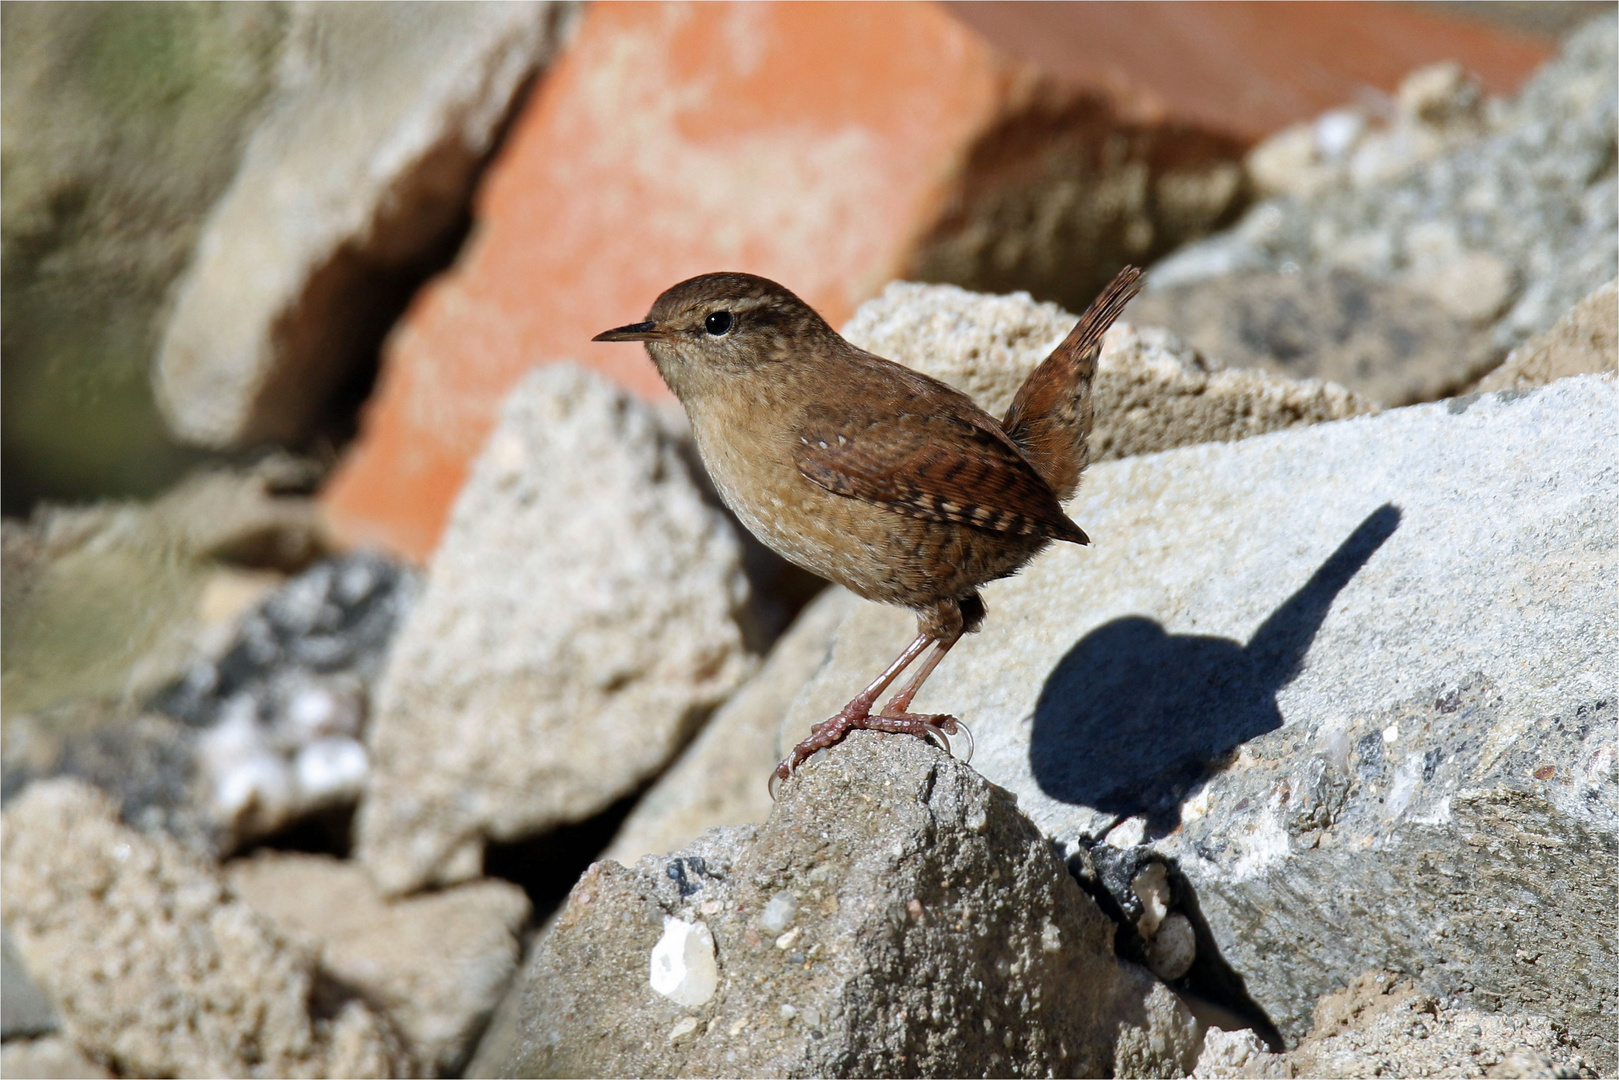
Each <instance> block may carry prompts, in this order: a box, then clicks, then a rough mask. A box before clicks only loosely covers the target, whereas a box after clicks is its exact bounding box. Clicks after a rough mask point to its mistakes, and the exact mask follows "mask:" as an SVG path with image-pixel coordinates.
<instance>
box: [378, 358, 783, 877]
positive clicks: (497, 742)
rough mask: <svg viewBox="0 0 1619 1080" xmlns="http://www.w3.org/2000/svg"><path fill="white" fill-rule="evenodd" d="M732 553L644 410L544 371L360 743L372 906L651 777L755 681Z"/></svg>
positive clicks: (477, 869) (471, 506)
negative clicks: (493, 843) (367, 767)
mask: <svg viewBox="0 0 1619 1080" xmlns="http://www.w3.org/2000/svg"><path fill="white" fill-rule="evenodd" d="M740 560H741V548H740V545H739V543H738V541H737V538H736V535H735V533H734V532H733V530H732V527H731V526H730V525H729V524H728V523H727V521H726V519H725V518H724V517H723V516H722V515H721V513H720V512H719V511H718V510H717V509H716V508H714V507H713V506H711V505H710V504H708V503H706V502H705V501H704V500H703V498H702V496H701V495H700V493H699V490H698V488H697V485H696V484H695V482H694V481H693V479H692V476H691V474H690V473H689V471H688V469H687V466H686V463H685V460H684V459H683V457H682V454H681V452H680V448H679V446H677V445H676V443H675V442H674V440H672V439H670V438H669V437H668V436H666V435H665V434H663V433H662V431H661V430H660V428H659V426H658V424H657V421H656V418H655V416H654V414H653V412H652V410H651V409H650V408H649V407H648V406H646V405H644V404H642V403H641V402H639V401H636V400H634V399H632V398H630V397H628V396H627V395H625V394H624V393H623V392H621V391H620V390H618V389H617V388H615V387H614V386H613V385H612V384H610V383H608V382H606V381H605V380H603V379H602V378H600V377H599V376H596V375H593V374H590V373H587V372H584V371H581V370H579V369H577V368H574V367H571V366H566V365H550V366H547V367H544V368H542V369H540V370H538V371H536V372H534V373H533V374H531V375H530V376H529V377H528V378H527V379H525V380H524V381H523V382H522V383H521V384H520V385H519V387H518V388H517V389H516V390H515V391H514V392H513V394H512V396H511V397H510V398H509V399H508V401H507V404H506V407H505V410H504V413H503V417H502V419H501V422H500V424H499V426H498V427H497V429H496V431H495V433H494V434H493V435H492V436H491V438H490V440H489V442H488V444H487V445H486V447H485V449H484V452H483V454H482V455H481V456H480V457H479V459H478V461H477V463H476V464H475V465H474V467H473V471H472V476H471V478H470V479H469V480H468V482H467V484H466V487H465V488H463V489H462V492H461V495H460V497H459V498H458V500H457V501H456V505H455V508H454V511H453V512H452V515H451V519H450V523H449V526H448V527H447V529H446V531H445V535H444V539H443V541H442V543H441V544H440V546H439V550H438V552H437V553H436V554H435V555H434V557H433V563H432V566H431V568H430V570H429V574H428V584H427V588H426V590H425V592H424V593H423V596H422V599H421V601H420V602H419V603H418V605H417V606H416V608H415V612H414V614H413V615H412V616H411V618H410V620H409V621H408V622H407V623H406V625H405V627H404V629H403V630H402V631H401V632H400V634H399V636H398V638H397V639H396V641H395V643H394V646H393V651H392V653H391V654H390V659H389V663H388V667H387V670H386V671H385V672H384V674H383V677H382V680H381V683H380V684H379V687H378V693H377V715H376V717H375V719H374V720H373V722H372V725H371V728H370V730H369V732H368V743H369V749H370V751H371V756H372V771H371V774H370V779H369V781H368V786H367V789H366V791H367V793H366V797H365V799H364V801H363V802H362V804H361V808H360V816H359V849H358V854H359V858H360V860H361V861H362V862H363V863H365V865H366V868H367V869H368V870H370V871H371V873H372V874H373V875H374V876H375V877H376V878H377V880H378V882H379V883H380V884H381V885H382V886H383V889H384V891H385V892H389V893H398V892H404V891H408V890H411V889H414V888H418V887H420V886H422V885H426V884H429V883H433V882H437V883H450V882H455V881H464V880H468V879H471V878H474V877H477V876H479V875H480V873H481V869H482V862H483V850H484V845H485V843H486V841H488V840H490V839H497V840H514V839H517V838H520V837H525V836H530V835H534V834H538V833H542V832H544V831H546V830H548V829H550V828H553V827H555V826H557V825H561V824H565V823H569V822H576V821H580V820H583V819H585V818H587V817H589V816H590V815H592V814H594V813H596V812H597V811H599V810H601V809H603V808H604V807H606V806H607V805H609V804H610V803H612V802H613V801H614V800H616V799H619V798H622V797H623V796H624V795H627V794H628V793H630V792H631V791H633V790H635V788H636V787H637V786H639V785H640V784H641V783H643V782H644V781H646V780H647V779H648V778H649V777H651V776H653V775H654V774H655V773H657V772H658V771H659V770H661V769H662V768H663V767H664V766H665V765H667V764H668V762H669V761H670V759H671V758H673V757H674V755H675V754H676V753H677V752H678V751H679V750H680V748H681V747H682V745H683V744H684V743H685V742H686V741H687V739H688V738H690V736H691V735H692V734H693V732H694V729H695V728H696V726H697V724H698V722H699V721H700V720H702V719H703V718H704V717H705V716H706V714H707V713H708V712H709V711H710V710H711V709H713V708H714V707H715V706H716V705H718V704H719V703H720V702H722V701H724V700H725V699H726V698H727V697H728V696H730V694H731V692H732V691H733V690H735V689H736V688H737V687H738V686H739V685H740V684H741V683H742V682H743V680H744V679H746V678H747V676H748V675H749V674H750V673H751V670H752V667H753V664H754V660H753V658H752V657H751V656H750V655H749V654H748V653H747V652H746V651H745V650H744V648H743V635H742V630H741V627H740V625H739V622H738V619H739V617H740V613H741V612H742V611H743V609H744V607H745V605H746V602H747V593H748V589H747V582H746V579H745V578H744V576H743V572H742V568H741V561H740Z"/></svg>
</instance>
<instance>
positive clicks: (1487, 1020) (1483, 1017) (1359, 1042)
mask: <svg viewBox="0 0 1619 1080" xmlns="http://www.w3.org/2000/svg"><path fill="white" fill-rule="evenodd" d="M1285 1056H1286V1061H1287V1066H1288V1069H1289V1072H1288V1073H1285V1074H1283V1075H1290V1076H1343V1077H1373V1076H1413V1077H1416V1076H1433V1077H1441V1076H1488V1077H1512V1076H1516V1077H1530V1076H1538V1077H1579V1076H1596V1075H1597V1073H1596V1072H1595V1071H1594V1070H1593V1069H1592V1067H1591V1065H1590V1063H1589V1062H1587V1061H1586V1060H1585V1059H1584V1058H1583V1057H1582V1056H1581V1055H1580V1054H1579V1053H1578V1052H1577V1051H1575V1050H1574V1049H1573V1048H1572V1047H1570V1046H1569V1044H1568V1035H1567V1032H1565V1031H1563V1030H1561V1029H1560V1025H1558V1024H1555V1023H1553V1022H1551V1021H1549V1020H1547V1019H1546V1018H1545V1017H1543V1016H1534V1015H1516V1016H1505V1015H1501V1014H1497V1013H1485V1012H1480V1011H1478V1010H1477V1009H1453V1008H1447V1007H1445V1006H1443V1005H1442V1004H1441V1003H1440V1002H1438V1001H1437V1000H1435V999H1434V998H1433V997H1432V996H1431V995H1428V994H1423V993H1421V992H1419V991H1418V990H1417V989H1416V987H1415V986H1414V985H1413V984H1412V983H1411V982H1409V981H1403V980H1401V979H1400V978H1399V977H1398V976H1396V975H1394V974H1393V973H1390V972H1379V971H1368V972H1366V973H1364V974H1362V975H1361V976H1359V977H1357V978H1356V979H1354V980H1353V981H1352V982H1350V984H1349V985H1348V986H1346V987H1345V988H1343V989H1342V990H1339V991H1337V992H1336V993H1332V994H1328V995H1327V996H1326V997H1324V998H1322V999H1321V1001H1320V1003H1319V1004H1317V1005H1316V1008H1315V1027H1314V1028H1312V1029H1311V1031H1310V1034H1308V1035H1307V1036H1305V1038H1304V1041H1303V1042H1302V1043H1301V1044H1300V1045H1299V1048H1298V1049H1297V1050H1294V1051H1292V1052H1291V1053H1289V1054H1287V1055H1285ZM1199 1064H1200V1065H1201V1062H1200V1063H1199ZM1234 1075H1250V1076H1251V1075H1259V1074H1256V1073H1253V1072H1248V1073H1237V1074H1234ZM1273 1075H1274V1074H1273Z"/></svg>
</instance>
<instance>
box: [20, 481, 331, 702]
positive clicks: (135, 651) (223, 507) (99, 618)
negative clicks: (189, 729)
mask: <svg viewBox="0 0 1619 1080" xmlns="http://www.w3.org/2000/svg"><path fill="white" fill-rule="evenodd" d="M312 483H313V477H312V476H311V475H310V473H309V470H308V469H307V468H305V467H304V466H303V465H302V463H300V462H297V461H295V460H292V459H290V458H284V457H272V458H268V459H266V460H264V461H262V462H260V463H259V464H258V465H257V466H255V467H253V468H251V469H246V470H241V471H227V470H219V471H213V472H204V473H199V474H197V475H194V476H192V477H190V478H188V479H187V480H184V481H182V482H181V483H179V484H177V485H176V486H175V487H174V488H173V489H171V490H170V491H168V492H166V493H165V494H164V495H163V496H161V497H160V498H158V499H155V500H153V501H152V502H151V503H146V504H142V503H135V502H112V503H101V504H97V505H94V506H88V507H72V508H69V507H50V506H42V507H40V508H39V509H38V510H36V511H35V513H34V514H33V516H32V517H30V518H29V520H28V521H27V522H18V521H15V520H13V519H10V518H8V519H6V520H5V522H4V523H3V525H0V537H3V552H4V575H3V581H4V588H5V604H4V608H3V611H4V617H5V634H4V638H3V641H4V648H5V652H4V658H5V659H4V679H5V715H6V716H7V717H11V716H14V715H17V714H19V713H23V712H28V711H36V710H41V709H45V708H49V707H50V706H53V705H56V704H59V703H62V702H65V701H71V700H83V699H88V698H99V699H106V700H110V701H115V702H130V701H138V700H140V699H142V698H144V697H145V696H147V695H148V694H150V693H152V692H153V691H154V690H156V689H157V688H158V687H160V686H162V685H163V684H164V683H166V682H167V681H168V680H170V679H171V678H173V677H174V676H175V675H176V674H178V673H179V672H181V671H183V670H184V667H185V664H186V663H187V662H188V661H189V659H190V658H191V655H192V653H193V652H194V648H195V638H196V635H197V633H198V631H199V629H200V625H199V624H200V620H201V616H202V615H203V614H204V613H205V612H204V608H205V605H204V600H205V599H207V593H208V589H209V586H210V585H211V584H212V583H213V582H214V581H215V579H216V578H217V577H218V575H219V571H220V562H221V560H225V561H229V562H232V563H236V564H246V565H248V566H254V567H261V568H270V569H276V570H296V569H300V568H302V567H303V566H306V565H308V564H309V563H310V562H311V561H312V560H314V559H315V558H317V557H318V556H319V555H320V553H321V551H322V549H323V545H324V541H323V538H322V535H321V530H320V524H319V521H318V518H317V513H316V510H315V507H314V504H313V502H312V501H311V500H310V499H309V498H308V497H307V496H308V487H309V485H311V484H312Z"/></svg>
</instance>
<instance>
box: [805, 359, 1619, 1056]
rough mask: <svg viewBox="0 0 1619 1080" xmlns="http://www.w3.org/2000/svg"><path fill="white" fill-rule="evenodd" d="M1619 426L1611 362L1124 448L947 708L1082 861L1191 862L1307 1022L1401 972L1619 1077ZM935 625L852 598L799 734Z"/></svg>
mask: <svg viewBox="0 0 1619 1080" xmlns="http://www.w3.org/2000/svg"><path fill="white" fill-rule="evenodd" d="M1616 444H1619V386H1616V383H1615V381H1614V379H1613V378H1612V377H1611V376H1590V375H1587V376H1577V377H1574V378H1568V379H1563V380H1560V381H1558V382H1557V383H1555V384H1553V385H1551V386H1548V387H1545V388H1543V389H1539V390H1534V391H1531V392H1529V393H1502V394H1486V395H1482V396H1480V397H1478V398H1477V399H1474V400H1471V401H1469V400H1455V401H1451V402H1446V403H1440V404H1434V405H1423V406H1415V407H1412V408H1408V409H1400V410H1394V411H1391V412H1386V413H1383V414H1381V415H1378V416H1373V417H1363V418H1355V419H1352V420H1346V421H1342V422H1339V423H1330V424H1322V425H1317V426H1314V427H1310V428H1304V429H1299V430H1293V431H1285V432H1278V433H1274V434H1270V435H1264V436H1260V437H1258V438H1255V439H1248V440H1244V441H1242V442H1238V443H1232V444H1206V445H1202V446H1195V447H1188V448H1184V449H1180V450H1174V451H1170V452H1168V453H1164V454H1156V455H1150V456H1144V457H1136V458H1129V459H1126V460H1122V461H1113V462H1103V463H1101V464H1099V465H1096V466H1093V467H1092V469H1091V470H1090V471H1089V472H1088V473H1087V475H1086V478H1085V483H1084V486H1083V487H1082V488H1081V492H1080V495H1079V497H1078V498H1077V499H1075V500H1074V501H1073V502H1072V503H1070V504H1069V511H1070V514H1071V515H1072V516H1073V518H1074V519H1075V520H1076V521H1078V522H1079V523H1080V524H1081V525H1083V526H1084V528H1085V529H1086V531H1087V532H1089V533H1090V535H1091V537H1092V538H1093V540H1094V543H1093V545H1092V546H1091V547H1088V548H1083V549H1080V548H1073V547H1068V546H1065V547H1062V548H1056V549H1053V550H1051V551H1049V552H1047V553H1045V554H1044V555H1042V556H1041V557H1040V558H1039V559H1037V560H1036V561H1035V562H1034V563H1033V564H1031V565H1030V566H1029V567H1028V568H1027V569H1026V570H1025V571H1024V572H1023V573H1022V574H1020V575H1019V576H1018V577H1016V578H1012V579H1010V580H1008V581H1005V582H998V583H996V584H994V585H991V586H990V587H989V588H988V589H987V590H986V594H985V598H986V600H987V602H988V606H989V612H990V614H989V619H988V621H987V622H986V624H985V628H984V630H983V632H982V633H980V634H978V635H975V636H972V637H969V638H968V639H966V640H965V641H963V642H962V644H961V645H959V646H958V647H957V648H956V650H955V651H953V652H952V653H951V655H950V657H949V658H948V659H947V660H946V661H945V662H944V663H943V664H942V665H941V666H940V668H939V670H938V671H937V672H936V673H935V674H934V676H933V678H932V679H930V680H929V682H928V684H927V686H926V688H925V689H924V690H923V692H922V694H921V695H920V696H919V697H918V699H917V702H916V707H917V708H918V709H920V710H922V711H927V712H940V711H946V710H949V711H953V712H955V713H956V714H957V715H959V716H961V717H962V718H963V719H964V720H966V721H967V722H968V723H969V724H970V725H971V726H972V729H973V732H974V734H975V735H976V736H977V743H978V746H977V756H976V757H975V758H974V759H973V764H974V767H975V768H978V769H979V770H981V771H982V772H983V774H984V775H985V776H986V777H988V778H989V779H991V780H993V781H994V782H995V783H998V784H1001V785H1002V786H1004V787H1006V788H1008V789H1010V790H1012V791H1014V792H1016V793H1017V795H1018V797H1019V801H1020V805H1021V807H1022V808H1023V810H1024V811H1025V812H1026V813H1027V814H1028V815H1029V816H1030V817H1031V818H1032V819H1033V820H1034V821H1035V822H1036V823H1037V824H1038V825H1039V826H1040V827H1041V829H1042V830H1044V831H1045V832H1046V834H1047V835H1048V836H1050V837H1052V838H1053V839H1054V840H1056V841H1058V842H1059V843H1061V844H1062V845H1064V847H1065V850H1066V851H1068V852H1069V853H1070V855H1077V854H1079V853H1081V852H1083V851H1085V850H1086V849H1087V846H1088V845H1094V844H1096V843H1097V842H1098V841H1099V840H1101V839H1102V838H1103V837H1107V845H1106V846H1108V847H1110V848H1118V849H1123V850H1125V851H1135V850H1138V849H1140V850H1142V851H1144V852H1145V853H1147V854H1150V855H1152V856H1153V857H1156V858H1160V859H1165V860H1168V862H1169V863H1170V864H1171V865H1172V866H1173V867H1174V868H1176V870H1177V873H1178V874H1180V875H1182V876H1183V878H1184V881H1185V882H1186V884H1187V887H1188V888H1189V890H1190V892H1191V894H1192V895H1193V896H1195V899H1196V904H1197V906H1198V907H1199V909H1200V915H1201V919H1202V920H1203V925H1204V926H1206V930H1204V929H1203V928H1201V927H1200V928H1199V934H1200V935H1202V934H1205V933H1206V934H1207V935H1208V936H1207V937H1202V938H1200V942H1199V951H1200V952H1202V951H1204V950H1205V949H1206V947H1207V946H1209V945H1213V946H1216V947H1217V948H1218V950H1219V952H1220V954H1221V955H1222V956H1223V957H1224V959H1225V961H1226V962H1227V963H1229V965H1230V966H1231V967H1232V968H1233V969H1234V970H1235V972H1236V974H1237V975H1238V976H1240V977H1241V979H1243V980H1245V982H1246V990H1247V993H1248V994H1249V995H1251V997H1252V999H1253V1000H1254V1001H1255V1002H1256V1003H1257V1004H1258V1005H1259V1006H1260V1007H1261V1008H1263V1009H1264V1010H1265V1011H1266V1013H1267V1014H1268V1015H1269V1016H1270V1018H1271V1019H1272V1020H1273V1021H1274V1022H1275V1023H1276V1024H1277V1026H1278V1027H1279V1028H1280V1029H1281V1031H1282V1033H1283V1034H1284V1035H1285V1036H1287V1037H1288V1038H1290V1039H1297V1038H1299V1037H1301V1036H1302V1035H1303V1034H1304V1033H1305V1032H1306V1031H1308V1030H1309V1027H1310V1012H1311V1009H1312V1008H1313V1007H1314V1004H1315V1002H1316V1000H1317V999H1318V998H1319V997H1320V996H1321V995H1322V994H1325V993H1327V992H1329V991H1331V990H1334V989H1336V988H1338V987H1340V986H1343V985H1344V984H1345V983H1347V982H1348V981H1349V980H1350V979H1352V978H1354V977H1355V976H1356V975H1359V974H1360V973H1361V972H1363V971H1365V970H1367V969H1368V968H1372V967H1377V968H1388V969H1392V970H1397V971H1401V972H1404V973H1406V974H1409V975H1413V976H1416V977H1418V979H1419V985H1420V986H1421V987H1422V988H1423V990H1424V991H1425V992H1430V993H1433V994H1434V995H1435V996H1436V997H1437V998H1438V999H1440V1000H1442V1001H1444V1002H1446V1003H1447V1004H1459V1005H1467V1006H1473V1007H1481V1008H1485V1009H1500V1010H1503V1011H1505V1012H1508V1013H1513V1012H1524V1013H1533V1014H1537V1015H1542V1016H1545V1017H1547V1018H1549V1019H1550V1020H1552V1021H1554V1022H1556V1023H1559V1024H1562V1025H1565V1026H1566V1028H1567V1029H1568V1031H1569V1032H1570V1035H1571V1037H1572V1039H1573V1044H1574V1046H1575V1048H1576V1049H1577V1050H1578V1051H1579V1052H1581V1053H1583V1054H1584V1055H1585V1056H1586V1057H1587V1058H1589V1059H1591V1060H1592V1061H1593V1062H1595V1063H1596V1065H1597V1067H1598V1068H1601V1069H1604V1070H1608V1071H1612V1069H1613V1068H1614V1066H1615V1062H1614V1060H1613V1052H1614V1044H1613V1043H1612V1042H1611V1041H1610V1040H1611V1038H1612V1032H1613V1030H1614V1016H1615V1012H1616V1010H1619V998H1616V996H1615V994H1616V990H1615V988H1616V987H1619V971H1616V969H1619V949H1616V946H1615V943H1614V941H1613V939H1612V936H1611V935H1605V934H1604V933H1603V932H1602V931H1601V930H1600V928H1599V927H1598V926H1597V925H1596V922H1595V921H1594V915H1593V913H1596V912H1602V911H1607V910H1611V909H1612V908H1613V906H1614V904H1615V902H1616V898H1615V886H1614V884H1613V883H1614V881H1615V880H1619V865H1616V864H1619V851H1616V842H1619V803H1616V794H1615V793H1616V792H1619V784H1616V782H1615V780H1616V773H1619V757H1616V754H1615V750H1614V747H1615V745H1616V743H1619V705H1616V702H1615V699H1614V697H1613V693H1612V687H1613V685H1614V677H1615V674H1616V672H1615V667H1614V665H1615V657H1614V653H1613V650H1612V647H1611V643H1612V642H1613V641H1614V640H1615V639H1616V637H1619V612H1616V610H1615V607H1614V605H1613V604H1612V602H1611V600H1612V574H1613V567H1614V564H1615V559H1616V557H1619V548H1616V544H1619V539H1616V538H1619V521H1616V513H1619V511H1616V508H1619V463H1616V462H1615V458H1614V453H1613V447H1614V446H1615V445H1616ZM913 632H914V627H913V625H912V619H911V617H910V616H909V614H908V613H906V612H903V611H897V610H892V609H886V608H879V607H875V606H873V605H861V606H860V607H859V608H858V609H857V610H855V611H854V612H852V613H851V614H850V615H849V616H848V618H847V619H846V620H845V622H844V626H843V627H842V629H841V630H840V631H839V634H838V639H837V641H836V642H835V643H834V645H833V650H832V656H831V658H830V660H829V661H828V663H827V664H826V665H825V666H824V667H823V668H822V669H821V671H820V672H819V673H818V674H817V675H816V677H815V678H814V679H812V680H811V681H810V683H809V684H808V685H807V686H806V687H805V689H804V691H803V692H802V693H801V694H800V696H799V697H798V699H797V700H796V701H795V702H794V705H793V707H792V709H791V710H789V716H788V721H787V728H786V730H785V731H784V734H783V741H784V743H785V742H788V741H790V740H796V739H797V738H801V737H802V734H803V732H804V731H805V730H806V729H807V728H808V726H809V725H810V724H812V723H814V722H815V721H818V720H820V719H823V718H824V717H826V716H828V715H830V714H831V712H833V711H835V710H836V709H837V708H838V707H839V706H840V705H841V704H842V703H843V702H844V701H846V700H847V699H848V698H849V696H850V695H851V693H852V692H853V691H854V690H856V689H858V688H859V687H860V686H862V685H864V684H865V683H866V682H867V681H868V680H869V679H870V678H871V676H872V674H873V673H874V671H875V669H876V667H877V665H878V664H879V663H880V659H878V658H883V657H886V656H889V655H893V654H894V653H896V652H897V651H898V650H899V648H900V647H901V646H902V645H903V644H904V643H905V641H907V640H908V639H909V637H910V635H911V634H912V633H913Z"/></svg>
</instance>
